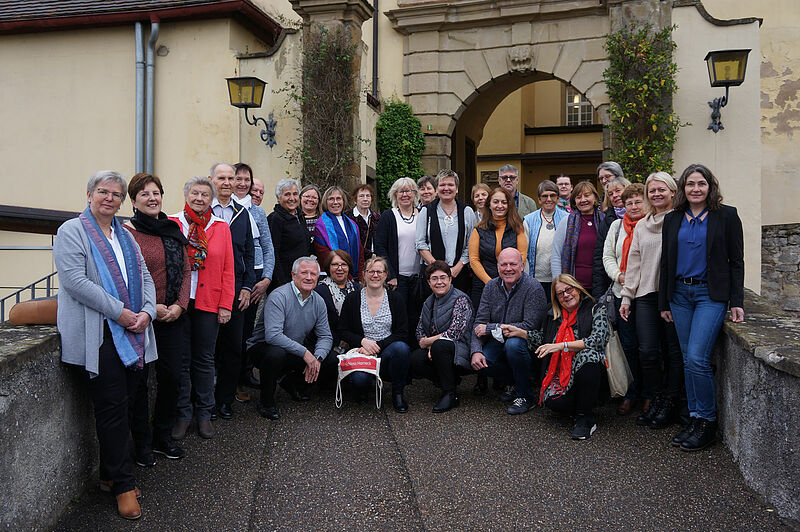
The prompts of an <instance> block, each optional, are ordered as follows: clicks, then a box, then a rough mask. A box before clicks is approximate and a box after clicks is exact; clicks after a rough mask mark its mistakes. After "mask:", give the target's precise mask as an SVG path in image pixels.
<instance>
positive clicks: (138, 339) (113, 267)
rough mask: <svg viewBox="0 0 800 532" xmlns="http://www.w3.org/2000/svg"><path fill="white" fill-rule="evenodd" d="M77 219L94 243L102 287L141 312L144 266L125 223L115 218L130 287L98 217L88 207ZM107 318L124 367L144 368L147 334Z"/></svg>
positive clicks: (96, 264)
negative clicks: (145, 336)
mask: <svg viewBox="0 0 800 532" xmlns="http://www.w3.org/2000/svg"><path fill="white" fill-rule="evenodd" d="M78 218H79V219H80V221H81V223H82V224H83V229H84V230H85V231H86V234H87V235H88V237H89V243H90V244H91V246H92V257H93V258H94V264H95V266H97V271H98V273H99V274H100V281H101V283H102V285H103V289H104V290H105V291H106V292H108V293H109V294H110V295H112V296H113V297H115V298H117V299H119V300H120V301H122V303H123V305H124V307H125V308H126V309H128V310H130V311H132V312H134V313H139V312H140V311H141V310H142V305H143V301H142V269H141V267H140V265H139V256H138V253H137V252H136V246H135V244H134V243H133V238H132V237H131V235H129V234H128V231H126V230H125V229H123V227H122V224H120V223H119V221H118V220H117V219H116V218H114V221H113V222H112V223H113V227H114V235H115V236H116V238H117V240H118V241H119V244H120V247H121V248H122V255H123V256H124V257H125V270H126V272H127V274H128V286H125V279H124V278H123V277H122V270H120V265H119V263H118V262H117V257H116V255H115V254H114V249H113V248H112V247H111V243H110V242H109V241H108V239H107V238H106V235H105V234H103V231H102V230H101V229H100V226H99V225H98V224H97V220H96V219H95V217H94V215H93V214H92V211H91V210H90V209H89V207H87V208H86V210H85V211H83V212H82V213H81V214H80V216H79V217H78ZM106 321H107V322H108V327H109V329H110V330H111V336H112V338H113V340H114V347H116V348H117V353H118V354H119V359H120V360H121V361H122V364H123V365H124V366H125V367H129V366H132V365H134V364H136V365H137V367H138V368H142V367H144V333H139V334H135V333H132V332H131V331H129V330H127V329H126V328H124V327H123V326H122V325H120V324H119V323H117V322H116V321H114V320H111V319H108V318H107V319H106Z"/></svg>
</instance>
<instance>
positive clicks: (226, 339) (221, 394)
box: [214, 298, 244, 405]
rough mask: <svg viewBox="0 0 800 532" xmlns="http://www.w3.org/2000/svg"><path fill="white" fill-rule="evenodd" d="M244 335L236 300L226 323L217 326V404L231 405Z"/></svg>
mask: <svg viewBox="0 0 800 532" xmlns="http://www.w3.org/2000/svg"><path fill="white" fill-rule="evenodd" d="M243 333H244V312H242V311H240V310H239V303H238V300H237V299H236V298H234V300H233V310H232V311H231V319H230V321H228V323H226V324H224V325H220V326H219V333H218V334H217V349H216V358H215V362H216V368H217V387H216V389H215V390H214V399H215V400H216V402H217V404H218V405H219V404H227V405H229V404H231V403H233V397H234V395H235V394H236V384H237V383H238V382H239V374H240V372H241V365H242V336H243Z"/></svg>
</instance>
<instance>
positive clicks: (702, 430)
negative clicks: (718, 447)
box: [681, 417, 717, 452]
mask: <svg viewBox="0 0 800 532" xmlns="http://www.w3.org/2000/svg"><path fill="white" fill-rule="evenodd" d="M716 440H717V422H716V421H710V420H708V419H703V418H701V417H699V418H697V421H695V425H694V431H693V432H692V434H691V435H689V437H688V438H686V439H685V440H683V443H681V451H687V452H692V451H701V450H703V449H705V448H706V447H708V446H709V445H711V444H712V443H714V442H715V441H716Z"/></svg>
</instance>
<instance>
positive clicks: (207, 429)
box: [197, 419, 216, 440]
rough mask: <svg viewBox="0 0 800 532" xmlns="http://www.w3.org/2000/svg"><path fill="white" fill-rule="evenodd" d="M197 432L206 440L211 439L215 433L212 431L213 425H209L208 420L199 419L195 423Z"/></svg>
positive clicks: (209, 421)
mask: <svg viewBox="0 0 800 532" xmlns="http://www.w3.org/2000/svg"><path fill="white" fill-rule="evenodd" d="M197 432H198V433H199V434H200V437H201V438H204V439H206V440H208V439H210V438H213V437H214V434H215V433H216V431H215V430H214V425H212V424H211V420H210V419H200V420H198V421H197Z"/></svg>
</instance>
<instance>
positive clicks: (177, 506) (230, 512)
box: [55, 377, 791, 531]
mask: <svg viewBox="0 0 800 532" xmlns="http://www.w3.org/2000/svg"><path fill="white" fill-rule="evenodd" d="M473 382H474V378H473V377H469V378H466V379H465V380H464V382H463V383H462V384H461V387H460V390H461V399H462V404H461V407H459V408H457V409H455V410H453V411H451V412H447V413H445V414H432V413H431V408H432V406H433V404H434V403H435V401H436V399H437V394H438V392H437V390H436V389H435V388H434V387H433V386H432V385H431V384H430V383H428V382H424V381H419V382H415V384H414V385H412V386H410V387H409V388H407V391H406V396H407V398H408V400H409V403H410V407H411V408H410V411H409V412H408V414H405V415H403V414H397V413H395V412H394V411H393V410H392V409H391V404H390V397H389V394H388V393H384V396H385V402H384V406H383V409H382V410H381V411H378V410H377V409H376V408H375V405H374V404H357V403H355V402H354V401H352V400H351V399H350V398H349V397H347V396H346V397H345V404H344V406H343V408H342V409H340V410H337V409H336V408H335V407H334V405H333V391H332V390H331V391H330V392H328V390H326V391H325V393H324V397H323V396H320V395H319V394H317V395H314V396H313V398H312V400H311V401H310V402H309V403H303V404H298V403H292V402H291V401H290V400H289V399H288V397H287V396H286V395H285V394H284V393H283V392H282V391H280V392H279V396H278V401H279V407H280V408H281V419H280V420H279V421H277V422H269V421H267V420H265V419H262V418H261V417H259V416H258V414H257V413H256V412H255V407H254V405H253V404H252V403H248V404H245V405H242V404H238V403H237V404H236V405H235V406H234V410H235V413H236V415H235V417H234V419H233V420H231V421H224V420H219V421H216V422H215V427H216V429H217V435H216V437H214V438H213V439H211V440H208V441H205V440H201V439H200V437H199V436H198V435H197V434H196V433H194V432H193V433H191V434H190V435H189V436H187V438H186V439H185V440H184V441H183V442H182V445H183V447H184V449H185V450H186V455H187V456H186V458H184V459H183V460H179V461H169V460H166V459H159V460H158V465H157V466H156V467H153V468H150V469H142V468H137V470H136V474H137V484H138V486H139V487H140V488H141V489H142V492H143V497H142V499H141V503H142V511H143V516H142V518H141V519H139V520H138V521H135V522H125V521H124V520H122V519H121V518H119V517H118V516H117V514H116V505H115V504H114V500H113V498H112V497H111V496H110V495H108V494H103V493H101V492H99V491H98V490H97V489H96V488H95V487H94V484H92V486H91V487H90V489H88V490H87V491H86V493H84V494H83V495H82V496H81V497H80V498H79V499H77V500H76V501H75V502H74V503H73V504H72V505H71V506H70V508H68V509H67V511H66V512H65V513H64V515H63V516H62V518H61V520H60V521H59V522H58V524H57V525H56V527H55V530H128V529H130V530H193V531H204V530H226V531H227V530H230V531H239V530H293V531H294V530H353V531H354V530H404V531H406V530H515V529H529V530H540V529H556V528H558V529H560V530H574V529H586V530H682V531H683V530H703V531H707V530H725V531H730V530H747V531H757V530H790V529H791V528H790V526H789V524H787V523H785V522H783V521H782V520H781V519H780V518H779V516H778V515H777V512H775V511H773V510H772V509H771V508H770V507H769V506H767V505H765V504H764V503H763V502H761V501H760V500H759V498H758V497H757V496H756V495H755V494H754V493H753V492H751V491H750V490H749V489H748V488H747V487H746V485H745V484H744V481H743V479H742V476H741V474H740V473H739V470H738V469H737V467H736V464H734V463H733V460H732V457H731V453H730V452H729V451H728V450H727V449H726V448H725V447H724V446H723V445H722V444H719V443H718V444H716V445H715V446H714V447H712V448H711V449H709V450H707V451H704V452H700V453H683V452H681V451H679V450H677V449H674V448H672V447H670V445H669V440H670V438H671V437H672V436H673V434H674V432H676V430H675V428H670V429H667V430H663V431H654V430H650V429H646V428H644V429H643V428H641V427H637V426H636V425H635V424H634V417H633V416H629V417H625V418H620V417H618V416H616V415H615V413H614V410H613V406H612V405H607V406H605V407H603V408H601V409H599V411H598V419H597V421H598V429H597V432H596V433H595V434H594V436H593V437H592V438H591V440H588V441H583V442H576V441H572V440H571V439H570V438H569V432H570V430H571V428H572V427H571V422H570V421H569V420H568V419H558V418H556V417H553V416H552V415H551V414H550V413H549V412H548V411H546V410H543V409H541V408H537V409H534V410H532V411H531V412H529V413H527V414H525V415H522V416H509V415H507V414H506V413H505V408H504V406H503V405H502V404H501V403H500V402H499V401H498V400H497V398H496V396H495V395H493V394H492V393H491V392H490V394H489V395H488V396H486V397H475V396H473V395H472V394H471V393H470V390H471V389H472V385H473ZM256 395H257V394H256Z"/></svg>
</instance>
